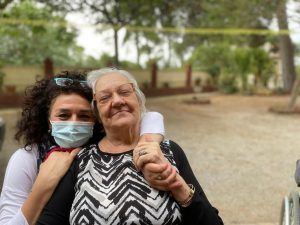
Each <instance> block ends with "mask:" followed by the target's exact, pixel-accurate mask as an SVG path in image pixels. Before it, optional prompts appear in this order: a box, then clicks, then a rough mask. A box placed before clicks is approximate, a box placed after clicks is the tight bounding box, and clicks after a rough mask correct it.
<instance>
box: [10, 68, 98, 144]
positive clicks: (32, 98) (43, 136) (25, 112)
mask: <svg viewBox="0 0 300 225" xmlns="http://www.w3.org/2000/svg"><path fill="white" fill-rule="evenodd" d="M54 78H70V79H71V80H72V81H73V82H70V83H67V85H65V86H63V85H61V86H60V85H57V84H56V83H55V80H54ZM85 80H86V73H85V72H79V71H62V72H61V73H59V74H57V75H55V76H54V77H53V78H45V79H42V80H39V81H36V83H35V84H34V85H32V86H29V87H28V88H26V90H25V97H24V102H23V109H22V114H21V118H20V119H19V120H18V122H17V126H16V127H17V132H16V134H15V139H16V140H18V141H20V140H21V139H23V140H24V142H25V148H26V147H29V146H31V145H33V144H37V145H38V146H39V145H42V144H44V143H49V142H51V143H53V144H55V142H54V140H53V137H52V136H51V133H49V109H50V106H51V103H52V101H53V99H55V98H56V97H57V96H59V95H61V94H72V93H75V94H78V95H80V96H81V97H83V98H85V99H86V100H88V101H89V102H91V101H92V99H93V94H92V90H91V88H89V87H88V86H87V85H83V84H82V82H80V81H85ZM100 135H102V129H101V126H100V124H99V123H98V122H96V123H95V127H94V136H93V139H96V138H100ZM102 136H103V135H102ZM98 140H99V139H98ZM29 149H31V148H29Z"/></svg>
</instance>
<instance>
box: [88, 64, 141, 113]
mask: <svg viewBox="0 0 300 225" xmlns="http://www.w3.org/2000/svg"><path fill="white" fill-rule="evenodd" d="M111 73H117V74H120V75H122V76H124V77H126V78H127V79H128V80H129V81H130V83H132V84H133V87H134V90H135V94H136V96H137V99H138V101H139V104H140V107H141V115H142V117H143V116H144V114H145V113H146V105H145V104H146V98H145V95H144V93H143V92H142V91H141V89H140V88H139V86H138V83H137V81H136V80H135V78H134V77H133V76H132V75H131V74H130V73H129V72H127V71H126V70H120V69H117V68H103V69H99V70H92V71H90V72H89V73H88V74H87V83H88V85H89V86H90V87H91V88H92V90H93V93H94V94H95V93H96V84H97V82H98V80H99V78H101V77H103V76H105V75H108V74H111Z"/></svg>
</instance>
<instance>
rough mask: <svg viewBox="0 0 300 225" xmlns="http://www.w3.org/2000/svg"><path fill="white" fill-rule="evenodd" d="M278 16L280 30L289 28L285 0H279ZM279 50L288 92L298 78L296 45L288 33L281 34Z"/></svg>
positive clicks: (284, 83)
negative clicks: (295, 62) (295, 61)
mask: <svg viewBox="0 0 300 225" xmlns="http://www.w3.org/2000/svg"><path fill="white" fill-rule="evenodd" d="M276 17H277V21H278V27H279V30H289V26H288V20H287V13H286V1H285V0H278V7H277V11H276ZM279 50H280V58H281V67H282V78H283V88H284V90H285V91H286V92H290V91H291V90H292V87H293V84H294V81H295V79H296V70H295V64H294V46H293V44H292V41H291V38H290V36H289V35H288V34H282V35H280V36H279Z"/></svg>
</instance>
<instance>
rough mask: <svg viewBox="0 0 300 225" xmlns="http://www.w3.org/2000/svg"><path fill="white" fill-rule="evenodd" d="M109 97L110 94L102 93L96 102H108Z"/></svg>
mask: <svg viewBox="0 0 300 225" xmlns="http://www.w3.org/2000/svg"><path fill="white" fill-rule="evenodd" d="M110 97H111V95H102V96H100V97H99V99H98V102H100V103H105V102H108V101H109V99H110Z"/></svg>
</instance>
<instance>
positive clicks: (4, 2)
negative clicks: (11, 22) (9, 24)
mask: <svg viewBox="0 0 300 225" xmlns="http://www.w3.org/2000/svg"><path fill="white" fill-rule="evenodd" d="M13 1H14V0H0V10H3V9H5V8H6V6H8V5H9V4H10V3H12V2H13Z"/></svg>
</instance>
